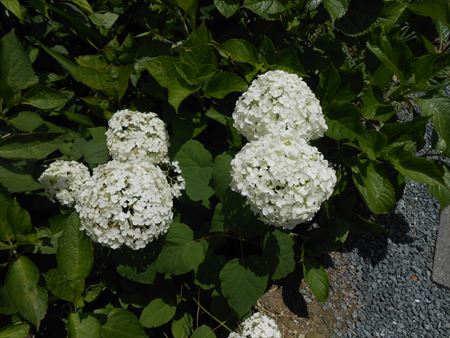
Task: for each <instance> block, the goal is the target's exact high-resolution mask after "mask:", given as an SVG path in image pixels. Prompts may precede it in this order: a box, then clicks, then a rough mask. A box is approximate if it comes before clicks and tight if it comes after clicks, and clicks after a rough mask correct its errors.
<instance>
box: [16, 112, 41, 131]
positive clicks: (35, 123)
mask: <svg viewBox="0 0 450 338" xmlns="http://www.w3.org/2000/svg"><path fill="white" fill-rule="evenodd" d="M9 123H11V124H12V125H13V126H14V128H16V129H18V130H20V131H26V132H32V131H33V130H35V129H36V128H39V127H40V126H42V125H43V124H44V120H43V119H42V117H41V116H40V115H39V114H38V113H36V112H32V111H23V112H20V113H19V114H17V115H16V116H14V117H12V118H10V119H9Z"/></svg>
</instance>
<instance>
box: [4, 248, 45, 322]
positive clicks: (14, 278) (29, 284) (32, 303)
mask: <svg viewBox="0 0 450 338" xmlns="http://www.w3.org/2000/svg"><path fill="white" fill-rule="evenodd" d="M38 281H39V270H38V269H37V267H36V266H35V265H34V263H33V262H32V261H31V260H30V259H28V258H27V257H26V256H21V257H20V258H19V259H18V260H17V261H15V262H14V263H13V264H12V265H11V266H10V268H9V270H8V272H7V274H6V278H5V290H6V292H7V293H8V295H9V296H10V297H11V300H12V302H13V304H14V306H15V308H16V309H17V311H18V312H19V314H20V315H21V316H22V317H23V318H25V319H26V320H28V321H29V322H30V323H32V324H33V325H34V326H35V327H36V328H37V329H39V324H40V323H41V320H42V319H43V318H44V316H45V314H46V312H47V291H46V290H45V288H43V287H40V286H39V285H38Z"/></svg>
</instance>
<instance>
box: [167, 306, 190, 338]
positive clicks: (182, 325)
mask: <svg viewBox="0 0 450 338" xmlns="http://www.w3.org/2000/svg"><path fill="white" fill-rule="evenodd" d="M188 311H189V307H188V306H179V307H178V309H177V314H176V315H175V317H174V318H173V320H172V325H171V326H170V331H171V332H172V335H173V337H174V338H188V337H191V333H192V324H193V318H192V315H191V314H190V313H189V312H188Z"/></svg>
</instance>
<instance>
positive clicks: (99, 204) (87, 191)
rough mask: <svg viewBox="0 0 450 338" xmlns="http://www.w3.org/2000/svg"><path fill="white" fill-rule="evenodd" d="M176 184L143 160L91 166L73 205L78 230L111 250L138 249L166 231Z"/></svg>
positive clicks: (175, 192) (170, 220) (176, 188)
mask: <svg viewBox="0 0 450 338" xmlns="http://www.w3.org/2000/svg"><path fill="white" fill-rule="evenodd" d="M179 193H180V192H179V186H173V185H171V184H169V182H168V180H167V177H166V174H165V172H164V171H163V170H161V169H160V168H159V167H158V166H156V165H153V164H151V163H148V162H145V161H129V162H119V161H114V160H113V161H110V162H108V163H106V164H104V165H100V166H98V167H97V168H95V169H94V173H93V175H92V177H91V178H90V179H89V180H87V181H86V182H85V184H84V186H83V189H82V191H81V193H80V197H79V200H78V201H77V203H76V205H75V208H76V210H77V211H78V214H79V216H80V221H81V229H82V230H85V231H86V233H87V234H88V235H89V236H90V237H91V238H92V239H93V240H95V241H97V242H98V243H101V244H103V245H106V246H109V247H111V248H113V249H116V248H119V247H121V246H122V245H126V246H128V247H130V248H131V249H134V250H138V249H141V248H143V247H145V246H146V245H147V244H148V243H149V242H151V241H153V240H154V239H155V238H157V237H159V236H160V235H162V234H164V233H166V232H167V230H168V229H169V226H170V224H171V222H172V218H173V213H172V205H173V201H172V199H173V197H174V196H177V195H179Z"/></svg>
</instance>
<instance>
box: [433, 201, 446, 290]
mask: <svg viewBox="0 0 450 338" xmlns="http://www.w3.org/2000/svg"><path fill="white" fill-rule="evenodd" d="M431 279H432V280H433V282H435V283H437V284H439V285H441V286H443V287H446V288H449V289H450V206H448V207H446V208H445V209H444V210H442V212H441V215H440V221H439V232H438V236H437V240H436V246H435V251H434V263H433V273H432V275H431Z"/></svg>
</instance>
